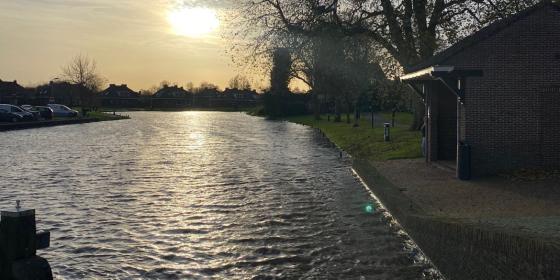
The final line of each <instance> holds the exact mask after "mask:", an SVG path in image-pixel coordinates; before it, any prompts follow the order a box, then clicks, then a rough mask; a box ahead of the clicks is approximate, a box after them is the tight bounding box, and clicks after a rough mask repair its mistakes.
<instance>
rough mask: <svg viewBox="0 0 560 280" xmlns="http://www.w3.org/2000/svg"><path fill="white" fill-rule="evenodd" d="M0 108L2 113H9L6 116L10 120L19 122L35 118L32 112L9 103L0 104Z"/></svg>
mask: <svg viewBox="0 0 560 280" xmlns="http://www.w3.org/2000/svg"><path fill="white" fill-rule="evenodd" d="M0 110H2V111H3V113H9V115H7V117H8V118H9V121H11V122H20V121H32V120H34V119H35V117H34V116H33V113H30V112H27V111H26V110H24V109H22V108H20V107H18V106H15V105H11V104H0Z"/></svg>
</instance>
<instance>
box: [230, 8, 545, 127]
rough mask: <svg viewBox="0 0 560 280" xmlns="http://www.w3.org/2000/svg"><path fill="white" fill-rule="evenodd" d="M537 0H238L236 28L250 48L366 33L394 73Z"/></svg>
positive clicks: (300, 46)
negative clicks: (332, 34)
mask: <svg viewBox="0 0 560 280" xmlns="http://www.w3.org/2000/svg"><path fill="white" fill-rule="evenodd" d="M538 1H539V0H510V1H494V0H453V1H450V0H361V1H350V0H324V1H317V0H259V1H256V0H241V1H239V4H238V5H239V7H240V8H241V9H242V12H241V13H240V14H241V17H243V18H244V23H245V24H244V25H240V26H241V28H245V29H246V30H245V31H246V32H239V33H237V34H250V35H245V36H253V37H252V38H244V39H252V42H253V45H252V47H253V48H250V49H252V50H253V52H252V54H258V53H262V52H261V51H262V50H270V48H271V47H272V46H274V45H276V46H283V47H285V46H287V44H289V43H292V44H293V43H295V44H293V49H294V50H309V49H310V48H309V47H308V46H309V44H310V43H309V42H313V40H314V38H317V37H320V36H322V34H323V33H324V32H337V33H338V34H343V36H345V37H353V36H356V35H363V36H367V37H369V38H371V39H372V40H373V41H374V42H375V43H376V45H377V46H374V47H373V48H372V49H374V50H376V51H378V52H380V55H385V54H386V55H387V59H386V60H385V61H381V66H383V67H384V69H391V70H393V71H391V72H392V73H387V72H386V74H388V76H390V77H391V76H392V77H393V78H394V77H395V76H398V75H399V74H400V73H402V70H403V69H406V68H407V67H410V66H412V65H414V64H416V63H418V62H420V61H421V60H423V59H426V58H428V57H430V56H432V55H433V54H434V53H435V52H436V51H437V50H440V49H442V48H444V47H446V46H448V45H450V44H452V43H454V42H456V41H458V40H459V39H462V38H463V37H465V36H467V35H469V34H470V33H472V32H473V31H476V30H478V29H480V28H481V27H483V26H485V25H487V24H488V23H490V22H492V21H494V20H496V19H499V18H503V17H506V16H508V15H510V14H512V13H514V12H517V11H519V10H520V9H523V8H526V7H528V6H530V5H532V4H535V3H536V2H538ZM252 34H255V35H252ZM250 41H251V40H250ZM311 45H312V44H311ZM245 48H246V47H245ZM246 49H247V48H246ZM311 49H312V48H311ZM295 53H296V54H299V52H298V51H296V52H295ZM301 53H303V54H304V53H305V52H301ZM255 57H256V56H255ZM295 57H296V58H298V57H299V56H298V55H295ZM302 61H303V62H305V61H304V60H302ZM296 65H298V63H296ZM302 65H305V66H313V63H302ZM395 65H396V66H395ZM308 70H310V69H308ZM395 70H396V71H395ZM307 74H308V75H304V76H310V75H313V70H311V71H307ZM310 84H311V85H312V86H313V87H314V88H317V87H318V86H319V84H317V83H316V82H311V83H310ZM314 92H315V90H314ZM417 108H418V109H417V111H418V112H419V113H418V115H417V117H416V118H415V119H416V120H417V121H418V120H421V119H422V115H423V108H424V107H423V106H422V105H421V104H420V103H419V104H418V106H417ZM416 126H419V124H418V123H417V124H416Z"/></svg>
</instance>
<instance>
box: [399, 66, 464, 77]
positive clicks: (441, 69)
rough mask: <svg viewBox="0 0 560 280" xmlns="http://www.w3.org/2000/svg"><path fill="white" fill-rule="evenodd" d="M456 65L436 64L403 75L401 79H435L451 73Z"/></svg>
mask: <svg viewBox="0 0 560 280" xmlns="http://www.w3.org/2000/svg"><path fill="white" fill-rule="evenodd" d="M454 70H455V66H450V65H448V66H443V65H435V66H430V67H428V68H424V69H421V70H418V71H416V72H412V73H409V74H406V75H404V76H401V78H400V79H401V81H415V80H434V79H437V78H438V77H441V76H442V75H446V74H450V73H452V72H453V71H454Z"/></svg>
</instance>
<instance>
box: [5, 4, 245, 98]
mask: <svg viewBox="0 0 560 280" xmlns="http://www.w3.org/2000/svg"><path fill="white" fill-rule="evenodd" d="M226 4H227V0H224V1H218V0H213V1H212V0H184V1H176V0H0V79H2V80H18V82H20V83H22V84H24V85H29V84H35V83H39V82H47V81H49V80H50V79H52V78H55V77H58V76H60V72H61V70H60V68H61V66H62V65H64V64H66V63H67V62H68V61H69V60H70V59H71V58H72V57H73V56H75V55H77V54H86V55H88V56H89V57H90V58H93V59H95V60H96V61H97V66H98V69H99V72H100V73H101V74H102V75H103V76H104V77H105V78H107V80H108V82H109V83H117V84H120V83H126V84H128V85H129V86H130V87H131V88H132V89H135V90H140V89H147V88H149V87H151V86H153V85H156V84H159V83H160V82H161V81H162V80H168V81H170V82H177V83H179V84H180V85H184V84H185V83H186V82H188V81H192V82H194V83H195V85H196V84H198V83H200V82H201V81H209V82H213V83H216V84H218V85H219V86H221V87H224V86H226V85H227V82H228V80H229V79H230V78H231V77H232V76H234V75H235V74H236V73H237V69H236V68H235V67H234V66H233V65H232V63H231V58H230V57H228V56H227V55H226V53H225V51H226V49H227V48H228V46H227V44H224V41H223V39H222V38H221V37H220V33H221V31H220V30H219V29H220V28H218V29H217V30H215V31H213V32H211V33H207V34H204V35H202V36H196V37H189V36H185V35H181V34H177V28H175V29H174V28H173V26H172V25H171V24H170V22H169V20H168V16H169V12H170V11H177V10H179V11H181V9H180V8H178V7H185V6H187V7H191V6H203V7H208V8H212V9H214V10H216V11H220V9H221V8H223V7H225V6H226ZM180 15H181V14H180V13H179V16H180ZM179 20H181V18H179ZM182 24H183V25H189V24H192V23H190V21H189V20H185V22H184V23H182ZM200 24H202V25H203V24H205V23H200ZM183 27H184V28H187V29H189V28H190V27H189V26H183ZM193 28H200V26H199V27H193Z"/></svg>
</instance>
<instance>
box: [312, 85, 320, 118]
mask: <svg viewBox="0 0 560 280" xmlns="http://www.w3.org/2000/svg"><path fill="white" fill-rule="evenodd" d="M318 94H319V93H318V92H317V91H313V93H312V97H313V116H314V117H315V119H316V120H320V119H321V102H320V101H319V95H318Z"/></svg>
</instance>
